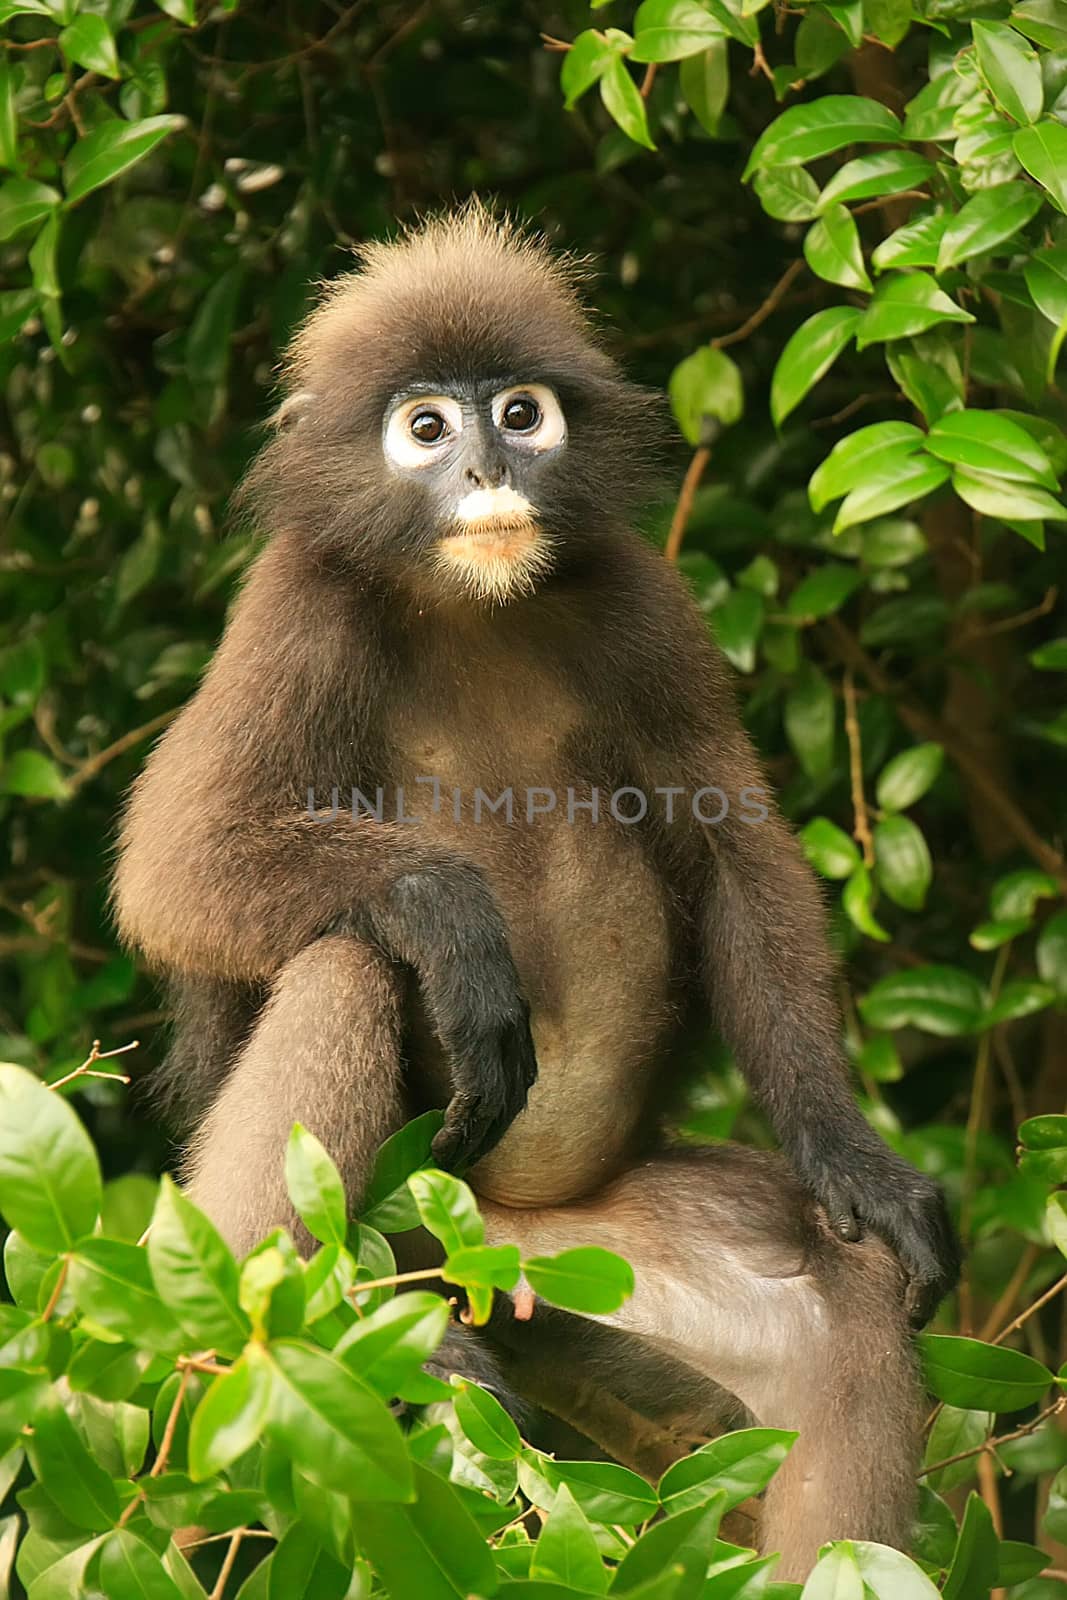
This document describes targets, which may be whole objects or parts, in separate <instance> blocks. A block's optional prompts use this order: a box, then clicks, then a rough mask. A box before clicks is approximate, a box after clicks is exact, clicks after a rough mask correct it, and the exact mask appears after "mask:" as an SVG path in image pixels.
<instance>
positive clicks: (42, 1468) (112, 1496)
mask: <svg viewBox="0 0 1067 1600" xmlns="http://www.w3.org/2000/svg"><path fill="white" fill-rule="evenodd" d="M26 1454H27V1455H28V1456H29V1459H30V1463H31V1465H32V1467H33V1470H34V1474H35V1476H36V1478H37V1480H38V1482H39V1483H40V1484H41V1486H42V1488H43V1489H44V1490H45V1491H46V1493H47V1494H48V1496H49V1498H50V1499H51V1500H53V1501H55V1504H56V1505H57V1506H58V1507H59V1509H60V1511H61V1512H62V1513H63V1515H64V1516H65V1517H66V1519H67V1521H68V1522H72V1523H73V1524H74V1526H75V1527H76V1528H86V1529H88V1530H89V1531H90V1532H94V1533H101V1532H103V1531H104V1530H105V1529H108V1528H111V1527H113V1526H114V1524H115V1523H116V1522H117V1521H118V1519H119V1509H120V1508H119V1497H118V1494H117V1493H116V1490H115V1485H114V1483H113V1482H112V1480H111V1478H110V1477H109V1476H108V1474H107V1473H106V1472H105V1471H104V1469H103V1467H101V1466H99V1465H98V1464H97V1462H95V1461H94V1460H93V1458H92V1456H91V1455H90V1454H89V1452H88V1450H87V1449H86V1448H85V1445H84V1444H83V1443H82V1440H81V1437H80V1435H79V1434H78V1433H77V1432H76V1430H75V1428H74V1424H73V1423H72V1422H71V1420H70V1418H69V1417H68V1415H67V1413H66V1411H64V1409H63V1407H62V1405H61V1404H60V1403H59V1400H58V1399H57V1398H56V1397H54V1396H53V1397H52V1399H50V1401H49V1402H48V1404H47V1405H46V1406H42V1407H41V1408H40V1410H39V1411H38V1412H37V1413H36V1415H35V1416H34V1419H33V1432H32V1434H30V1435H29V1436H28V1437H27V1440H26Z"/></svg>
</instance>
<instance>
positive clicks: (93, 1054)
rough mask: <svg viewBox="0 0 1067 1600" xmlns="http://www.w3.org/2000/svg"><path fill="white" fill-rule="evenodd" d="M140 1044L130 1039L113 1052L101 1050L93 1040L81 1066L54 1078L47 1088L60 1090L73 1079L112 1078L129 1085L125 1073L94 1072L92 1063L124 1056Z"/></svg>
mask: <svg viewBox="0 0 1067 1600" xmlns="http://www.w3.org/2000/svg"><path fill="white" fill-rule="evenodd" d="M140 1044H141V1041H140V1039H131V1040H130V1042H129V1044H120V1045H117V1046H116V1047H115V1049H114V1050H101V1048H100V1040H99V1039H94V1040H93V1042H92V1046H91V1048H90V1050H89V1054H88V1055H87V1056H86V1058H85V1060H84V1061H83V1062H82V1064H81V1066H80V1067H75V1068H74V1071H73V1072H68V1073H65V1074H64V1076H63V1077H62V1078H56V1079H55V1080H54V1082H52V1083H50V1084H49V1085H48V1088H49V1089H62V1088H63V1086H64V1085H65V1084H68V1083H73V1081H74V1079H75V1078H114V1079H116V1080H117V1081H118V1082H119V1083H129V1081H130V1080H129V1077H128V1075H127V1074H126V1073H125V1072H94V1071H93V1070H92V1067H93V1062H94V1061H110V1060H111V1058H112V1056H124V1055H126V1053H127V1052H128V1051H130V1050H137V1049H139V1048H140Z"/></svg>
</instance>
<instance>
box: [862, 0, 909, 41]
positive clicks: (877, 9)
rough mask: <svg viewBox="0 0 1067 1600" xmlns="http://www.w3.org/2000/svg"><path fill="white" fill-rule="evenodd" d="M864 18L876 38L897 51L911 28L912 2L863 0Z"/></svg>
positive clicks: (907, 0)
mask: <svg viewBox="0 0 1067 1600" xmlns="http://www.w3.org/2000/svg"><path fill="white" fill-rule="evenodd" d="M863 16H864V21H865V22H866V24H867V27H868V28H869V29H870V30H871V32H872V33H873V34H874V36H875V38H876V39H881V41H882V43H883V44H884V45H886V46H887V47H888V48H889V49H890V50H895V49H896V47H897V45H898V44H899V43H900V41H901V40H902V39H903V38H904V36H905V35H906V33H907V31H908V29H909V28H910V27H911V0H863Z"/></svg>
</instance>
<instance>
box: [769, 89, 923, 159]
mask: <svg viewBox="0 0 1067 1600" xmlns="http://www.w3.org/2000/svg"><path fill="white" fill-rule="evenodd" d="M900 137H901V128H900V122H899V119H898V118H897V117H895V116H894V115H893V113H892V112H891V111H889V110H887V108H886V107H885V106H883V105H880V104H879V103H878V102H877V101H876V100H867V99H865V98H863V97H861V96H860V95H849V94H825V95H821V96H820V97H819V99H817V100H812V101H809V102H808V103H806V104H805V105H798V106H790V107H789V109H788V111H783V112H782V114H781V116H779V117H776V118H775V120H774V121H773V122H772V123H771V125H770V127H769V128H766V129H764V131H763V133H762V134H761V136H760V138H759V139H758V140H757V141H756V146H755V149H754V150H753V151H752V154H751V156H750V157H749V159H748V165H747V166H746V168H745V171H744V177H745V178H748V177H750V176H751V175H752V173H754V172H756V171H758V170H759V169H760V168H761V167H797V166H801V165H803V163H804V162H805V161H816V160H818V158H819V157H820V156H828V155H832V154H833V152H834V151H835V150H843V149H844V147H845V145H849V144H899V142H900Z"/></svg>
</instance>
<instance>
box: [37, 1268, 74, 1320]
mask: <svg viewBox="0 0 1067 1600" xmlns="http://www.w3.org/2000/svg"><path fill="white" fill-rule="evenodd" d="M69 1270H70V1257H69V1256H64V1257H63V1265H62V1266H61V1267H60V1269H59V1272H58V1274H57V1276H56V1281H55V1285H54V1286H53V1289H52V1293H51V1294H50V1295H49V1296H48V1304H47V1305H46V1306H45V1308H44V1310H43V1311H42V1312H41V1321H42V1322H51V1320H52V1317H53V1316H54V1314H55V1309H56V1306H57V1305H58V1304H59V1297H60V1295H61V1294H62V1293H63V1285H64V1284H65V1283H66V1281H67V1273H68V1271H69Z"/></svg>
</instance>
